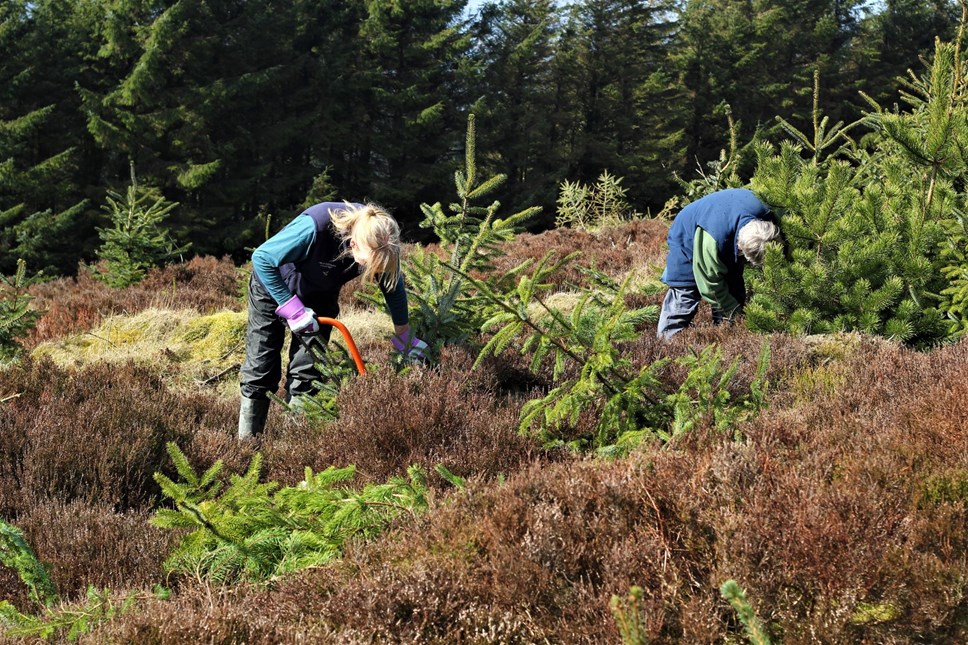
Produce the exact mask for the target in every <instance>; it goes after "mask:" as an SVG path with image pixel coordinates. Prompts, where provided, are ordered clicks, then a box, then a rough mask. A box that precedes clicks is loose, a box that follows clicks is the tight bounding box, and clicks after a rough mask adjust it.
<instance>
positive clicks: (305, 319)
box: [276, 296, 319, 334]
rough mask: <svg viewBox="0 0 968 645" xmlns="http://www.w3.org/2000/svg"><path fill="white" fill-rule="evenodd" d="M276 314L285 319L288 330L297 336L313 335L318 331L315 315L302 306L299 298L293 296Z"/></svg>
mask: <svg viewBox="0 0 968 645" xmlns="http://www.w3.org/2000/svg"><path fill="white" fill-rule="evenodd" d="M276 314H278V315H279V316H281V317H283V318H285V319H286V322H287V323H289V329H291V330H292V331H293V332H295V333H297V334H315V333H316V332H318V331H319V323H318V322H316V313H315V312H314V311H313V310H312V309H308V308H307V307H306V306H305V305H303V303H302V300H300V299H299V296H293V297H292V298H290V299H289V300H287V301H286V302H285V304H283V305H280V306H279V307H278V308H277V309H276Z"/></svg>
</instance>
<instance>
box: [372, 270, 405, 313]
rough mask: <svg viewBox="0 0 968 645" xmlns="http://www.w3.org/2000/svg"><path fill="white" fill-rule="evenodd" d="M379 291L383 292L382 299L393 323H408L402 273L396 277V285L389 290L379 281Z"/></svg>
mask: <svg viewBox="0 0 968 645" xmlns="http://www.w3.org/2000/svg"><path fill="white" fill-rule="evenodd" d="M379 285H380V291H382V292H383V299H384V300H386V303H387V311H389V312H390V319H391V320H393V324H394V325H407V324H409V323H410V309H409V305H408V303H407V288H406V287H405V286H404V284H403V274H402V273H401V274H400V277H399V278H397V286H396V287H394V288H393V290H392V291H391V290H390V289H388V288H387V287H386V285H384V284H383V283H382V282H380V283H379Z"/></svg>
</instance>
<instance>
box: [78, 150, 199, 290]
mask: <svg viewBox="0 0 968 645" xmlns="http://www.w3.org/2000/svg"><path fill="white" fill-rule="evenodd" d="M176 206H178V203H177V202H169V201H167V200H166V199H165V198H164V197H163V196H161V195H160V193H158V191H157V190H152V189H150V188H145V187H141V186H139V185H138V180H137V177H136V176H135V172H134V163H132V164H131V184H130V185H129V186H128V189H127V191H126V192H125V193H124V194H123V195H122V194H120V193H117V192H114V191H108V196H107V204H106V205H105V206H104V207H103V208H104V210H106V211H107V212H108V213H110V215H111V223H112V224H113V226H112V228H99V229H98V234H99V235H100V237H101V240H102V242H103V244H102V245H101V248H99V249H98V252H97V255H98V258H99V259H100V260H101V262H102V263H103V264H102V270H101V271H97V272H95V273H94V276H95V277H96V278H98V279H99V280H102V281H104V282H105V283H107V284H108V285H109V286H111V287H115V288H123V287H127V286H129V285H132V284H137V283H138V282H140V281H141V280H142V279H143V278H144V277H145V275H146V274H147V272H148V269H150V268H152V267H155V266H159V265H161V264H162V263H163V262H164V261H166V260H169V259H171V258H174V257H176V256H178V255H179V254H180V253H183V252H184V251H186V250H187V249H188V247H189V245H184V246H178V244H177V243H176V242H175V240H174V238H173V237H172V236H171V235H170V234H169V232H168V230H167V229H166V228H165V227H164V222H165V220H166V219H167V217H168V215H169V214H170V213H171V211H172V210H173V209H174V208H175V207H176Z"/></svg>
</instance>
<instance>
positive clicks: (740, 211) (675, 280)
mask: <svg viewBox="0 0 968 645" xmlns="http://www.w3.org/2000/svg"><path fill="white" fill-rule="evenodd" d="M769 218H770V209H769V208H768V207H767V206H766V205H765V204H764V203H763V202H761V201H760V200H759V199H757V198H756V195H754V194H753V193H752V192H751V191H749V190H746V189H745V188H728V189H726V190H720V191H718V192H715V193H712V194H710V195H706V196H705V197H703V198H702V199H698V200H696V201H694V202H693V203H691V204H689V205H688V206H686V207H685V208H683V209H682V210H681V211H679V214H678V215H676V219H675V220H674V221H673V222H672V226H671V227H670V228H669V237H668V242H669V255H668V257H667V259H666V268H665V271H664V272H663V273H662V281H663V282H664V283H666V284H667V285H669V286H670V287H692V288H695V287H696V278H695V275H694V274H693V268H692V260H693V258H692V248H693V241H694V239H695V235H696V227H697V226H698V227H701V228H702V229H703V230H704V231H706V232H707V233H709V234H710V235H711V236H712V237H713V239H714V240H716V248H717V249H718V250H719V259H720V260H722V262H723V264H724V265H725V266H726V268H727V272H728V273H727V275H728V276H729V277H728V280H729V283H730V292H731V293H733V294H734V295H738V294H739V293H742V292H743V291H744V288H743V286H742V285H743V259H742V254H741V253H740V251H739V248H738V247H737V246H736V233H737V232H738V231H739V229H741V228H743V226H744V225H746V224H747V223H748V222H750V221H752V220H754V219H769ZM741 302H742V301H741Z"/></svg>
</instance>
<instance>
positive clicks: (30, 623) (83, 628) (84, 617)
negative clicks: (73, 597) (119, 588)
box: [0, 587, 162, 643]
mask: <svg viewBox="0 0 968 645" xmlns="http://www.w3.org/2000/svg"><path fill="white" fill-rule="evenodd" d="M159 597H162V596H159ZM137 598H138V595H137V594H134V593H132V594H128V595H127V596H125V597H124V598H122V599H121V601H120V602H118V601H117V600H115V599H114V598H112V594H111V590H110V589H103V590H98V589H96V588H94V587H88V589H87V599H86V601H85V602H84V603H83V604H81V605H79V606H77V605H74V606H61V607H57V608H55V609H47V610H46V611H45V612H44V613H43V614H40V615H37V616H33V615H27V614H22V613H20V612H19V611H17V609H16V608H15V607H14V606H13V605H12V604H10V602H8V601H6V600H4V601H2V602H0V622H2V623H3V625H4V627H5V631H6V634H7V636H11V637H14V638H42V639H44V640H49V639H52V638H56V637H59V638H63V639H66V640H67V641H68V642H72V643H73V642H75V641H77V640H78V639H80V638H81V636H83V635H84V634H87V633H90V632H91V631H92V630H93V629H94V628H95V627H97V626H98V625H99V624H100V623H103V622H105V621H109V620H112V619H114V618H116V617H118V616H121V615H122V614H125V613H127V612H128V611H130V610H131V609H132V607H134V603H135V601H136V600H137Z"/></svg>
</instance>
